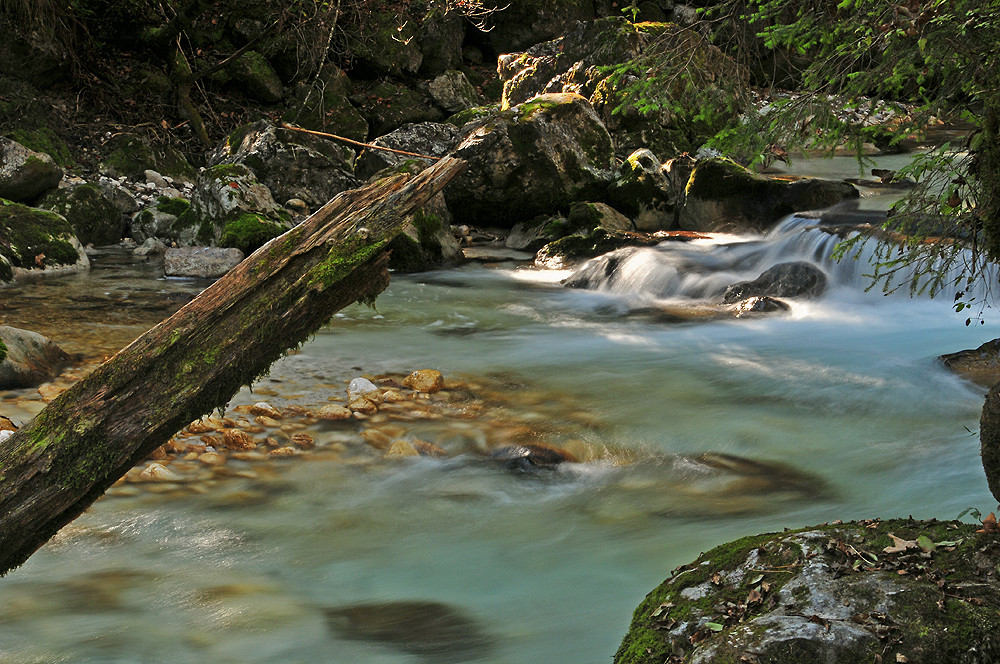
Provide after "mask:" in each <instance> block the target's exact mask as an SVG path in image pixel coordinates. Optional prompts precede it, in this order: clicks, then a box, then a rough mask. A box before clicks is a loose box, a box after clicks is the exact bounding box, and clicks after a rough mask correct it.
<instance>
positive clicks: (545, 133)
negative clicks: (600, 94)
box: [444, 94, 614, 228]
mask: <svg viewBox="0 0 1000 664" xmlns="http://www.w3.org/2000/svg"><path fill="white" fill-rule="evenodd" d="M462 131H463V134H464V135H465V138H464V140H463V141H462V142H461V144H460V145H459V146H458V147H457V148H456V149H455V151H454V153H453V155H454V156H456V157H458V158H461V159H464V160H466V162H467V163H468V168H467V170H466V172H465V173H464V174H462V175H460V176H459V177H458V178H457V179H456V181H455V182H454V183H453V185H452V186H450V187H448V188H446V189H445V192H444V193H445V199H446V200H447V202H448V207H449V209H450V210H451V211H452V214H454V215H455V219H456V222H457V223H475V224H477V225H495V226H499V227H504V228H511V227H512V226H513V225H514V224H516V223H518V222H520V221H526V220H528V219H532V218H534V217H536V216H538V215H540V214H552V213H554V212H555V211H556V210H558V209H560V208H564V207H568V206H569V204H570V203H572V202H574V201H579V200H599V199H601V198H602V197H603V193H604V191H605V190H606V189H607V186H608V184H609V183H610V182H611V180H612V177H613V170H612V169H613V156H614V155H613V150H612V145H611V137H610V135H609V134H608V131H607V129H606V128H605V127H604V125H603V123H602V122H601V121H600V119H599V118H598V117H597V114H596V113H595V112H594V109H593V107H592V106H591V105H590V102H588V101H587V100H586V99H584V98H583V97H581V96H580V95H575V94H545V95H541V96H539V97H537V98H535V99H532V100H531V101H529V102H526V103H524V104H520V105H518V106H514V107H512V108H510V109H509V110H507V111H504V112H502V113H498V114H496V115H494V116H492V117H489V118H486V119H484V120H478V121H474V122H471V123H469V124H468V125H466V126H465V127H463V128H462Z"/></svg>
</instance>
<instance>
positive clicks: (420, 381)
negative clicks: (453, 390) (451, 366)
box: [403, 369, 444, 394]
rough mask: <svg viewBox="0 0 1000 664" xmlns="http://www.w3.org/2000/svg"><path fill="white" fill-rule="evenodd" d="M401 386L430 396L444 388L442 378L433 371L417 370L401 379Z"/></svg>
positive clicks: (439, 373)
mask: <svg viewBox="0 0 1000 664" xmlns="http://www.w3.org/2000/svg"><path fill="white" fill-rule="evenodd" d="M403 385H404V386H405V387H408V388H410V389H411V390H416V391H417V392H423V393H425V394H432V393H434V392H439V391H440V390H441V389H442V388H443V387H444V376H442V375H441V372H440V371H437V370H435V369H418V370H416V371H414V372H413V373H411V374H410V375H409V376H407V377H406V378H404V379H403Z"/></svg>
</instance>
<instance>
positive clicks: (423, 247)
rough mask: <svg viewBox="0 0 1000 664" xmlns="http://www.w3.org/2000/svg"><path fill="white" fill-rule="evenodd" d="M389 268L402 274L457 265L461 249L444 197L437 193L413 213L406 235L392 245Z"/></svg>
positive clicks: (404, 228) (400, 236)
mask: <svg viewBox="0 0 1000 664" xmlns="http://www.w3.org/2000/svg"><path fill="white" fill-rule="evenodd" d="M389 247H390V249H391V250H392V254H391V255H390V257H389V267H390V268H392V269H393V270H396V271H399V272H420V271H423V270H430V269H433V268H437V267H441V266H443V265H450V264H454V263H458V262H460V261H461V260H462V248H461V247H460V246H459V245H458V240H456V239H455V236H454V235H453V234H452V232H451V213H450V212H449V211H448V205H447V204H446V203H445V200H444V196H443V195H442V194H437V195H436V196H434V197H433V198H431V200H429V201H428V202H427V203H425V204H424V206H423V207H422V208H420V209H419V210H417V211H416V212H414V213H413V214H411V215H410V216H409V217H408V218H407V220H406V225H404V226H403V232H402V233H400V234H399V235H397V236H396V237H395V238H393V240H392V242H390V243H389Z"/></svg>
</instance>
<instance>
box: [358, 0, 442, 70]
mask: <svg viewBox="0 0 1000 664" xmlns="http://www.w3.org/2000/svg"><path fill="white" fill-rule="evenodd" d="M363 22H364V24H363V25H362V26H361V27H360V29H358V30H354V31H352V32H351V33H350V34H349V35H347V38H348V45H347V47H348V49H349V50H350V52H351V55H352V56H353V58H352V59H353V69H352V71H353V72H355V73H356V74H358V75H359V76H361V77H369V76H371V77H374V76H412V75H414V74H416V73H417V72H418V71H419V70H420V65H421V64H423V57H424V56H423V53H422V52H421V50H420V46H419V41H418V39H417V38H416V37H417V34H416V29H417V28H416V26H415V25H414V23H413V22H411V21H407V20H406V18H405V17H401V16H400V15H399V13H398V12H397V11H394V10H391V9H388V8H386V9H381V8H377V9H375V10H373V11H370V12H368V13H367V16H366V17H365V18H364V19H363Z"/></svg>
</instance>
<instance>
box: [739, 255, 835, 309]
mask: <svg viewBox="0 0 1000 664" xmlns="http://www.w3.org/2000/svg"><path fill="white" fill-rule="evenodd" d="M826 282H827V279H826V273H824V272H823V270H821V269H819V268H818V267H816V266H815V265H813V264H812V263H806V262H804V261H794V262H788V263H778V264H777V265H775V266H773V267H770V268H768V269H767V270H765V271H764V272H762V273H761V275H760V276H759V277H757V278H756V279H754V280H753V281H743V282H740V283H738V284H733V285H732V286H729V287H728V288H727V289H726V292H725V294H724V295H723V296H722V301H723V302H724V303H726V304H733V303H735V302H740V301H741V300H746V299H747V298H760V297H767V298H775V297H819V296H820V295H822V294H823V292H824V291H825V290H826Z"/></svg>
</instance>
